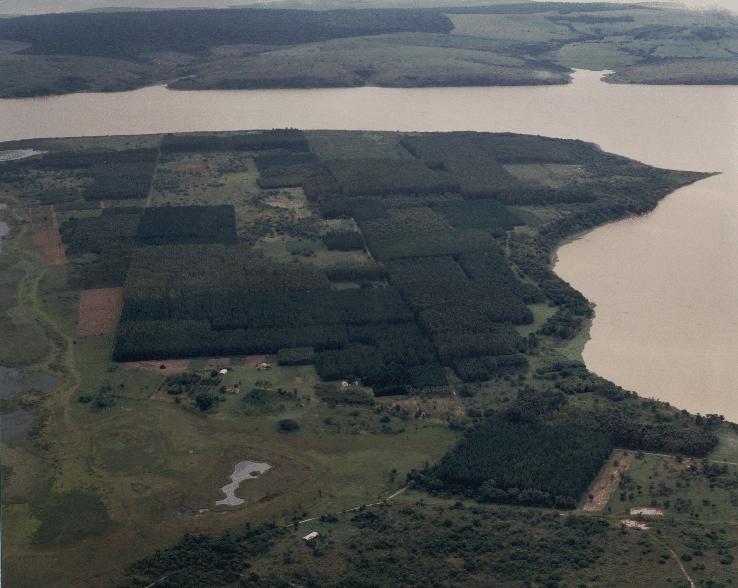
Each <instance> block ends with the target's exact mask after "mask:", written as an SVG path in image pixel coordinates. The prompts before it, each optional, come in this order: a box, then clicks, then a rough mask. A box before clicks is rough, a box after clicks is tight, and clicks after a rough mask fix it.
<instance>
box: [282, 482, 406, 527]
mask: <svg viewBox="0 0 738 588" xmlns="http://www.w3.org/2000/svg"><path fill="white" fill-rule="evenodd" d="M407 489H408V486H403V487H402V488H400V489H399V490H397V491H396V492H393V493H392V494H390V495H389V496H387V497H386V498H383V499H382V500H378V501H377V502H372V503H370V504H362V505H361V506H355V507H353V508H347V509H346V510H341V511H339V512H336V513H323V514H320V515H318V516H315V517H310V518H309V519H303V520H301V521H296V522H295V523H290V524H289V525H285V526H284V527H283V528H285V529H288V528H290V527H294V526H295V525H298V526H299V525H302V524H304V523H310V522H312V521H317V520H319V519H320V518H321V517H324V516H327V515H328V514H331V515H342V514H347V513H349V512H356V511H358V510H361V509H362V508H370V507H372V506H380V505H382V504H387V503H388V502H389V501H390V500H392V499H393V498H396V497H397V496H399V495H400V494H402V493H403V492H405V490H407Z"/></svg>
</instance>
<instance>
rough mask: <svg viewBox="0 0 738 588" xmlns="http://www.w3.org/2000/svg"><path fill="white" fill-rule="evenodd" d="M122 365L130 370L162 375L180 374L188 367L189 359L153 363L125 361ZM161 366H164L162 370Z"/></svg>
mask: <svg viewBox="0 0 738 588" xmlns="http://www.w3.org/2000/svg"><path fill="white" fill-rule="evenodd" d="M123 365H124V366H125V367H127V368H130V369H143V370H148V371H151V372H161V373H162V374H182V373H184V372H186V371H187V368H188V367H190V360H189V359H162V360H153V361H126V362H124V363H123ZM161 366H164V369H162V367H161Z"/></svg>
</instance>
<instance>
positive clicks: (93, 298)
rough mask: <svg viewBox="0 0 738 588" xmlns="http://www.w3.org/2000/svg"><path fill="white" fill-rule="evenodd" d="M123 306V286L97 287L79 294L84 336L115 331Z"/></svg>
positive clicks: (82, 333) (80, 317)
mask: <svg viewBox="0 0 738 588" xmlns="http://www.w3.org/2000/svg"><path fill="white" fill-rule="evenodd" d="M122 307H123V288H95V289H93V290H82V291H81V292H80V294H79V325H78V326H77V332H78V333H79V334H80V335H82V336H83V337H84V336H88V335H104V334H106V333H112V332H113V331H115V327H116V326H117V325H118V318H119V317H120V310H121V308H122Z"/></svg>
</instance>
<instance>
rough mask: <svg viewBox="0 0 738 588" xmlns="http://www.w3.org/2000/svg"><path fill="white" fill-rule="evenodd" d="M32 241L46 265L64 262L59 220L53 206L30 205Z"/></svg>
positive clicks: (65, 259)
mask: <svg viewBox="0 0 738 588" xmlns="http://www.w3.org/2000/svg"><path fill="white" fill-rule="evenodd" d="M28 216H29V217H30V219H31V229H32V231H33V233H32V242H33V244H34V245H36V246H37V247H40V248H41V251H42V254H43V257H44V262H45V263H46V265H61V264H63V263H66V261H67V258H66V256H65V255H64V246H63V245H62V242H61V236H60V235H59V221H58V220H57V218H56V210H54V207H53V206H30V207H29V208H28Z"/></svg>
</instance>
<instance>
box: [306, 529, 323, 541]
mask: <svg viewBox="0 0 738 588" xmlns="http://www.w3.org/2000/svg"><path fill="white" fill-rule="evenodd" d="M319 536H320V535H319V533H318V532H317V531H313V532H312V533H308V534H307V535H305V536H304V537H303V539H304V540H305V541H312V540H313V539H316V538H318V537H319Z"/></svg>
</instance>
